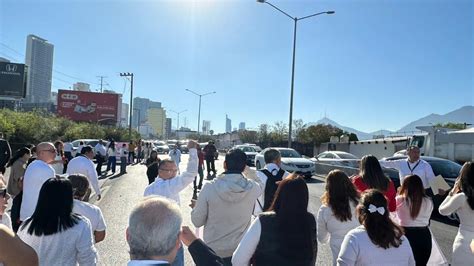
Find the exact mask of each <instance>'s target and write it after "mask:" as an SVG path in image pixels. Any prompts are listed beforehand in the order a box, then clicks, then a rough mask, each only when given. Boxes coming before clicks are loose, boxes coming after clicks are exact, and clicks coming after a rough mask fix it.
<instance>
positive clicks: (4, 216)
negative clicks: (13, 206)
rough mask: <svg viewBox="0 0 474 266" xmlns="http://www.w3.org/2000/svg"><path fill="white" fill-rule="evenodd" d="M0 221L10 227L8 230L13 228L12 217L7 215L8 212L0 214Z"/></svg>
mask: <svg viewBox="0 0 474 266" xmlns="http://www.w3.org/2000/svg"><path fill="white" fill-rule="evenodd" d="M0 223H1V224H3V225H5V226H6V227H8V228H10V230H13V228H12V219H11V218H10V215H8V213H6V212H4V213H3V214H2V220H1V221H0Z"/></svg>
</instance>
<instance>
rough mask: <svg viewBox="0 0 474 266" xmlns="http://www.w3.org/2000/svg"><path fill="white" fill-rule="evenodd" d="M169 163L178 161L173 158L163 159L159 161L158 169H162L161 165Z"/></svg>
mask: <svg viewBox="0 0 474 266" xmlns="http://www.w3.org/2000/svg"><path fill="white" fill-rule="evenodd" d="M167 163H176V162H175V161H173V160H171V159H170V158H166V159H163V160H161V161H160V162H159V163H158V169H161V167H162V166H163V165H165V164H167Z"/></svg>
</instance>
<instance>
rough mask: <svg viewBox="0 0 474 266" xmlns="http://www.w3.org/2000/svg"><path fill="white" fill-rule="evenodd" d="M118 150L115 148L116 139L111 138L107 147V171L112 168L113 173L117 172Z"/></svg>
mask: <svg viewBox="0 0 474 266" xmlns="http://www.w3.org/2000/svg"><path fill="white" fill-rule="evenodd" d="M116 156H117V151H116V150H115V141H113V140H111V141H110V143H109V146H108V148H107V158H108V159H107V169H106V171H105V172H109V170H112V174H115V166H116V164H117V157H116Z"/></svg>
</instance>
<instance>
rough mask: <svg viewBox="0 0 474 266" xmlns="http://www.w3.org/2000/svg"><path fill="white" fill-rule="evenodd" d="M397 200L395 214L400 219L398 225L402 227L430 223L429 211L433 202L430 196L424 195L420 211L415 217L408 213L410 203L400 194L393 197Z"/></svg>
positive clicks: (420, 225)
mask: <svg viewBox="0 0 474 266" xmlns="http://www.w3.org/2000/svg"><path fill="white" fill-rule="evenodd" d="M395 200H396V202H397V211H396V212H397V216H398V219H399V220H400V225H401V226H404V227H422V226H428V225H429V224H430V217H431V212H432V211H433V202H432V201H431V198H429V197H425V198H424V199H423V203H422V204H421V208H420V212H419V213H418V216H416V218H415V219H413V218H412V217H411V215H410V204H408V202H407V200H405V198H404V197H402V196H397V197H396V198H395Z"/></svg>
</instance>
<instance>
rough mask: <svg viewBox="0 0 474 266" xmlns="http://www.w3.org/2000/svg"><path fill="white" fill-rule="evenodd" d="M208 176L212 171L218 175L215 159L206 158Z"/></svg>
mask: <svg viewBox="0 0 474 266" xmlns="http://www.w3.org/2000/svg"><path fill="white" fill-rule="evenodd" d="M206 167H207V175H210V174H211V171H212V172H213V173H214V174H216V166H215V165H214V158H206Z"/></svg>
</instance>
